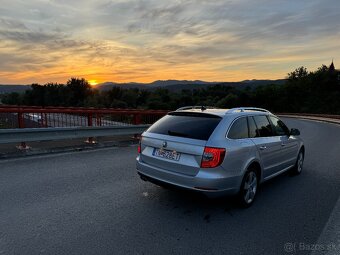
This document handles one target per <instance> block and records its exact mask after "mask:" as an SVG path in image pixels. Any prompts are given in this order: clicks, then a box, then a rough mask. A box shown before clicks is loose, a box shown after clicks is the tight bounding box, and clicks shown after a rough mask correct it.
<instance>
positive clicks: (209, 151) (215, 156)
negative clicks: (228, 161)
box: [201, 147, 226, 168]
mask: <svg viewBox="0 0 340 255" xmlns="http://www.w3.org/2000/svg"><path fill="white" fill-rule="evenodd" d="M225 153H226V150H225V149H224V148H212V147H205V148H204V152H203V156H202V161H201V167H202V168H213V167H217V166H219V165H221V164H222V162H223V160H224V156H225Z"/></svg>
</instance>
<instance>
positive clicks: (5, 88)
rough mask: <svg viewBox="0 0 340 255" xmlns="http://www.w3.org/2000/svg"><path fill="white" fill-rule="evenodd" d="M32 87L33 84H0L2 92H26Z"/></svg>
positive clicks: (0, 91)
mask: <svg viewBox="0 0 340 255" xmlns="http://www.w3.org/2000/svg"><path fill="white" fill-rule="evenodd" d="M30 88H31V85H0V94H5V93H12V92H19V93H20V92H24V91H26V90H28V89H30Z"/></svg>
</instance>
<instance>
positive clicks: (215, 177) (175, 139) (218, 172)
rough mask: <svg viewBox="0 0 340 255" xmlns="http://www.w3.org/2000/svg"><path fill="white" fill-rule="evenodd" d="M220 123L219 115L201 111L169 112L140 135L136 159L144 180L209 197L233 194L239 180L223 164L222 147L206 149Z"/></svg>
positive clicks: (224, 151) (223, 149)
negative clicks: (201, 193) (200, 193)
mask: <svg viewBox="0 0 340 255" xmlns="http://www.w3.org/2000/svg"><path fill="white" fill-rule="evenodd" d="M222 120H223V116H221V115H220V114H213V113H206V112H201V111H180V112H172V113H169V114H168V115H167V116H165V117H163V118H162V119H161V120H159V121H158V122H156V123H155V124H154V125H152V126H151V127H150V128H149V129H148V130H147V131H146V132H144V133H143V135H142V138H141V143H140V147H139V155H138V157H137V171H138V173H139V175H140V176H141V177H142V179H144V180H149V181H151V182H155V183H158V184H170V185H174V186H177V187H181V188H185V189H190V190H194V191H200V192H203V193H205V194H208V195H210V196H215V195H224V194H234V193H236V192H237V191H238V182H239V178H238V177H235V176H232V175H231V174H230V173H229V172H228V171H226V169H224V168H223V164H222V163H223V161H224V159H225V155H226V153H227V151H226V148H225V146H219V147H214V146H207V144H211V143H209V140H210V139H211V137H214V135H215V133H216V132H217V131H216V130H218V128H217V127H218V126H219V125H221V123H222V122H223V121H222ZM217 133H218V132H217Z"/></svg>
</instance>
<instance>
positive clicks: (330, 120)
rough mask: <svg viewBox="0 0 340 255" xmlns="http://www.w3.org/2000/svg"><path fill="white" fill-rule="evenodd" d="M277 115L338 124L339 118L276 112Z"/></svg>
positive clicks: (339, 123) (339, 122)
mask: <svg viewBox="0 0 340 255" xmlns="http://www.w3.org/2000/svg"><path fill="white" fill-rule="evenodd" d="M277 116H279V117H283V118H295V119H304V120H314V121H321V122H326V123H332V124H337V125H340V120H338V119H331V118H322V117H312V116H300V115H285V114H278V115H277Z"/></svg>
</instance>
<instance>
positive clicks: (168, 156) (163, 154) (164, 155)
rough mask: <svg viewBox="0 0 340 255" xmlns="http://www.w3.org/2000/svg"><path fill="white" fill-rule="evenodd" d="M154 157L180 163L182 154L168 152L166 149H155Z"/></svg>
mask: <svg viewBox="0 0 340 255" xmlns="http://www.w3.org/2000/svg"><path fill="white" fill-rule="evenodd" d="M152 154H153V155H154V156H156V157H159V158H166V159H169V160H174V161H179V158H180V157H181V153H178V152H176V151H168V150H164V149H156V148H155V149H154V150H153V153H152Z"/></svg>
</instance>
